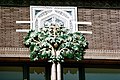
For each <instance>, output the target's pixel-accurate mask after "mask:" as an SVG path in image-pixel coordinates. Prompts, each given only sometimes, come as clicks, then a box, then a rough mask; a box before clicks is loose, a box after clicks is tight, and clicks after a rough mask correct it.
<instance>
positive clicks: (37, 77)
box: [29, 67, 45, 80]
mask: <svg viewBox="0 0 120 80" xmlns="http://www.w3.org/2000/svg"><path fill="white" fill-rule="evenodd" d="M29 71H30V73H29V74H30V80H45V67H30V70H29Z"/></svg>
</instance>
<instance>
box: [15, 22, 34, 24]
mask: <svg viewBox="0 0 120 80" xmlns="http://www.w3.org/2000/svg"><path fill="white" fill-rule="evenodd" d="M16 23H18V24H21V23H32V21H16Z"/></svg>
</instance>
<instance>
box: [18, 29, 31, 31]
mask: <svg viewBox="0 0 120 80" xmlns="http://www.w3.org/2000/svg"><path fill="white" fill-rule="evenodd" d="M29 31H30V30H29V29H16V32H29Z"/></svg>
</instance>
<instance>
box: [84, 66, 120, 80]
mask: <svg viewBox="0 0 120 80" xmlns="http://www.w3.org/2000/svg"><path fill="white" fill-rule="evenodd" d="M85 78H86V79H85V80H120V69H103V68H86V69H85Z"/></svg>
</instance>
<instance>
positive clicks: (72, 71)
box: [63, 68, 79, 80]
mask: <svg viewBox="0 0 120 80" xmlns="http://www.w3.org/2000/svg"><path fill="white" fill-rule="evenodd" d="M63 80H79V70H78V68H63Z"/></svg>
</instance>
